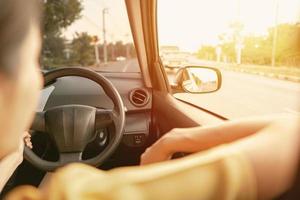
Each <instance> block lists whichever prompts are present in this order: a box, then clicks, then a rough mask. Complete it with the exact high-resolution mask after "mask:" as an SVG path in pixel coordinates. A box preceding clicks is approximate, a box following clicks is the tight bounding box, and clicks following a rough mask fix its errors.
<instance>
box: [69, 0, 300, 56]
mask: <svg viewBox="0 0 300 200" xmlns="http://www.w3.org/2000/svg"><path fill="white" fill-rule="evenodd" d="M276 1H278V23H296V22H300V0H158V33H159V43H160V45H177V46H179V47H180V48H181V49H182V50H184V51H196V50H197V49H199V47H200V46H201V45H204V44H211V45H217V43H218V35H219V34H221V33H224V32H226V31H228V30H229V29H228V26H229V24H230V23H231V22H233V21H237V20H239V21H240V22H242V23H243V24H244V26H245V29H244V34H255V35H263V34H266V33H267V30H268V28H269V27H272V26H274V25H275V18H276V17H275V16H276V15H275V13H276V12H275V10H276V9H275V8H276ZM83 6H84V10H83V12H82V18H81V19H80V20H78V21H76V22H75V23H74V24H73V25H72V26H71V27H69V28H68V29H67V30H66V31H65V36H66V37H67V38H72V37H73V35H74V33H75V32H76V31H77V32H83V31H85V32H88V33H89V34H91V35H98V36H99V38H100V42H101V39H102V38H103V37H102V27H103V25H102V9H103V8H108V14H107V15H106V19H107V20H106V29H107V40H108V42H115V41H118V40H123V41H125V42H131V41H132V37H131V32H130V27H129V22H128V17H127V13H126V7H125V3H124V1H123V0H84V1H83Z"/></svg>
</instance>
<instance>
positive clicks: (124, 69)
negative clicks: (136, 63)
mask: <svg viewBox="0 0 300 200" xmlns="http://www.w3.org/2000/svg"><path fill="white" fill-rule="evenodd" d="M130 63H131V61H128V63H127V64H126V65H125V66H124V68H123V70H122V72H126V71H127V68H128V67H129V64H130Z"/></svg>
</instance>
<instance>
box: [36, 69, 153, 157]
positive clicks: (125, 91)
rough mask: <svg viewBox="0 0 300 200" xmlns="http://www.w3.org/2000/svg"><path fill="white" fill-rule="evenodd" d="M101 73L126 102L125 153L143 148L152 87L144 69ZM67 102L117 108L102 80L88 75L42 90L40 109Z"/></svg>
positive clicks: (123, 140)
mask: <svg viewBox="0 0 300 200" xmlns="http://www.w3.org/2000/svg"><path fill="white" fill-rule="evenodd" d="M101 74H102V75H103V76H105V77H106V78H107V79H108V80H110V81H111V82H112V84H113V85H114V86H115V87H116V89H117V90H118V92H119V94H120V95H121V98H122V100H123V103H124V106H125V110H126V113H125V115H126V118H125V128H124V136H123V139H122V143H121V145H120V146H121V147H120V148H122V152H123V153H121V154H122V157H124V152H126V151H128V149H131V151H132V152H134V149H139V150H140V151H143V150H142V149H144V148H145V145H146V143H147V138H148V137H149V134H150V126H151V110H152V91H151V89H149V88H146V87H144V84H143V79H142V77H141V74H140V73H106V72H105V73H101ZM67 104H80V105H88V106H93V107H97V108H105V109H112V108H113V103H112V101H111V100H110V98H109V97H108V96H107V95H106V94H105V92H104V90H103V89H102V88H101V87H100V86H99V85H98V84H96V83H95V82H93V81H91V80H89V79H86V78H82V77H75V76H70V77H63V78H59V79H57V80H56V81H55V82H54V83H53V84H51V85H50V86H48V87H46V88H44V89H43V90H42V92H41V97H40V103H39V108H38V110H39V111H41V110H47V109H49V108H52V107H55V106H60V105H67ZM124 148H125V149H126V150H124ZM129 151H130V150H129ZM138 156H139V155H138Z"/></svg>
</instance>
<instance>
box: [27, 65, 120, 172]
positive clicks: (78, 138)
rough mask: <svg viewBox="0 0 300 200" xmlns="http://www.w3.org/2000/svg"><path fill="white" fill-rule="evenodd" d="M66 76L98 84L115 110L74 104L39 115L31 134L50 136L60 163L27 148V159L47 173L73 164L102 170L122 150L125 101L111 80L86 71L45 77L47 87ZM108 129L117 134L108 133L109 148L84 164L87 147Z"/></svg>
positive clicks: (62, 71)
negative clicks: (43, 157) (105, 162)
mask: <svg viewBox="0 0 300 200" xmlns="http://www.w3.org/2000/svg"><path fill="white" fill-rule="evenodd" d="M65 76H78V77H84V78H87V79H90V80H92V81H94V82H96V83H97V84H98V85H99V86H101V87H102V88H103V90H104V92H105V93H106V95H107V96H108V97H109V98H110V99H111V100H112V102H113V104H114V108H113V109H112V110H108V109H98V108H96V107H91V106H86V105H77V104H74V105H73V104H72V105H62V106H57V107H53V108H50V109H47V110H45V111H43V112H37V113H36V115H35V119H34V121H33V123H32V126H31V130H32V131H37V133H47V134H49V136H50V138H51V139H52V140H53V141H54V143H55V145H56V147H57V149H58V153H59V160H58V161H47V160H44V159H42V158H40V157H39V156H37V155H36V154H35V153H34V152H33V151H32V150H31V149H29V148H28V147H25V150H24V157H25V159H26V160H27V161H29V162H30V163H31V164H32V165H34V166H36V167H37V168H39V169H41V170H45V171H54V170H55V169H56V168H58V167H61V166H64V165H66V164H68V163H72V162H81V163H85V164H88V165H92V166H99V165H100V164H102V163H103V162H104V161H105V159H106V158H108V157H109V156H110V155H111V154H112V153H113V152H114V151H115V150H116V148H117V147H118V146H119V143H120V141H121V139H122V136H123V132H124V131H123V130H124V124H125V109H124V105H123V101H122V98H121V96H120V94H119V92H118V91H117V89H116V88H115V87H114V85H113V84H112V83H111V82H110V81H109V80H108V79H106V78H105V77H104V76H102V75H101V74H98V73H96V72H94V71H92V70H89V69H85V68H60V69H57V70H53V71H50V72H47V73H46V74H45V75H44V81H45V83H44V87H46V86H48V85H50V84H51V83H53V81H55V80H56V79H57V78H61V77H65ZM79 84H80V83H79ZM108 127H113V130H114V131H113V132H110V133H109V136H108V137H109V140H108V144H107V145H106V147H105V148H104V149H103V151H101V152H100V153H99V154H98V155H96V156H95V157H93V158H90V159H87V160H83V159H82V152H83V151H84V148H85V147H86V145H87V144H88V143H90V142H91V141H93V140H94V139H95V137H96V136H97V130H101V129H104V128H108Z"/></svg>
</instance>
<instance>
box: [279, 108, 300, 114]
mask: <svg viewBox="0 0 300 200" xmlns="http://www.w3.org/2000/svg"><path fill="white" fill-rule="evenodd" d="M283 110H284V111H285V112H288V113H292V114H300V111H297V110H293V109H291V108H285V109H283Z"/></svg>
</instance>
